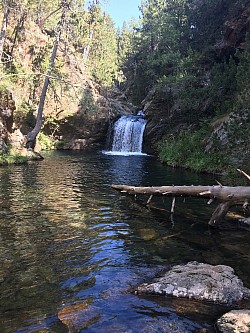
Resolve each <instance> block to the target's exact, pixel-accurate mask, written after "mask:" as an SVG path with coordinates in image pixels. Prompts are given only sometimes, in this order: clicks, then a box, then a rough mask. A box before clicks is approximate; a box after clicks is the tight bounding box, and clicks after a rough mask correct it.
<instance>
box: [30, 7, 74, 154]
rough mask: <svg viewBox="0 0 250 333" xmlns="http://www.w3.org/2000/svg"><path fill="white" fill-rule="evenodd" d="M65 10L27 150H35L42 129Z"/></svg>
mask: <svg viewBox="0 0 250 333" xmlns="http://www.w3.org/2000/svg"><path fill="white" fill-rule="evenodd" d="M67 8H68V7H67V6H66V4H65V3H64V6H63V9H62V16H61V20H60V22H59V25H58V32H57V37H56V40H55V44H54V47H53V51H52V54H51V57H50V63H49V69H48V72H47V74H46V76H45V79H44V83H43V89H42V92H41V96H40V101H39V105H38V110H37V119H36V125H35V127H34V128H33V130H32V131H31V132H29V133H28V134H27V137H26V147H27V148H31V149H34V148H35V145H36V137H37V135H38V133H39V132H40V130H41V128H42V122H43V109H44V103H45V98H46V94H47V90H48V86H49V80H50V75H51V72H52V69H53V67H54V63H55V59H56V54H57V49H58V45H59V42H60V37H61V33H62V29H63V25H64V19H65V15H66V10H67Z"/></svg>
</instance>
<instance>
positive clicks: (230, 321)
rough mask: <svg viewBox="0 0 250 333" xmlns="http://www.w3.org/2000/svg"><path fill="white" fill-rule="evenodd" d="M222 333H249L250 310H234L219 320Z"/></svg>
mask: <svg viewBox="0 0 250 333" xmlns="http://www.w3.org/2000/svg"><path fill="white" fill-rule="evenodd" d="M217 327H218V329H219V331H220V332H221V333H249V332H250V310H232V311H230V312H228V313H226V314H224V315H223V316H222V317H221V318H220V319H218V320H217Z"/></svg>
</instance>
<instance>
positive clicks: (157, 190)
mask: <svg viewBox="0 0 250 333" xmlns="http://www.w3.org/2000/svg"><path fill="white" fill-rule="evenodd" d="M112 188H113V189H115V190H118V191H120V192H121V193H125V194H132V195H138V194H144V195H149V199H148V201H147V204H149V203H150V201H151V200H152V198H153V196H170V197H173V202H172V207H171V213H172V214H173V212H174V206H175V198H176V197H178V196H181V197H190V196H191V197H198V198H207V199H209V201H208V204H211V203H212V202H213V201H218V202H219V204H218V206H217V208H216V209H215V211H214V213H213V215H212V217H211V219H210V221H209V225H210V226H216V225H217V224H218V223H219V222H220V221H221V220H222V219H223V218H224V217H225V215H226V214H227V212H228V210H229V209H230V208H231V207H232V206H235V205H242V206H243V208H244V209H247V208H248V205H249V202H250V186H237V187H230V186H222V185H221V184H220V185H216V186H193V185H192V186H160V187H134V186H127V185H112Z"/></svg>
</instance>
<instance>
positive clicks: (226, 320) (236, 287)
mask: <svg viewBox="0 0 250 333" xmlns="http://www.w3.org/2000/svg"><path fill="white" fill-rule="evenodd" d="M135 293H136V294H137V295H160V296H165V297H176V298H183V299H184V300H185V299H194V300H197V301H200V302H211V303H214V304H218V305H224V306H226V307H228V309H230V307H231V308H232V307H233V308H237V310H231V311H230V312H227V313H225V314H224V315H223V316H222V317H220V318H219V319H218V320H217V323H216V327H217V329H218V331H219V332H221V333H249V332H250V310H249V309H240V310H238V308H239V307H240V304H241V302H242V301H244V300H249V299H250V289H248V288H246V287H245V286H244V285H243V282H242V281H241V280H240V279H239V277H238V276H237V275H235V273H234V270H233V269H232V268H231V267H229V266H225V265H216V266H213V265H209V264H204V263H198V262H189V263H187V264H185V265H176V266H173V267H172V268H171V269H170V270H168V271H167V272H166V273H165V274H164V275H162V276H161V277H159V278H155V279H154V280H153V281H152V282H150V283H143V284H141V285H139V286H138V287H137V288H136V290H135ZM204 332H209V331H207V330H206V329H204Z"/></svg>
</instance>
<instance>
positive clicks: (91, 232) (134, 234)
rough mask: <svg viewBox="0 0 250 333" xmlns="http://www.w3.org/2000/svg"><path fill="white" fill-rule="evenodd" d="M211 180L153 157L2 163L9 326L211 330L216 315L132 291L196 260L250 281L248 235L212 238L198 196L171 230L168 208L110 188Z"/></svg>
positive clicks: (57, 157)
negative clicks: (151, 208) (191, 311)
mask: <svg viewBox="0 0 250 333" xmlns="http://www.w3.org/2000/svg"><path fill="white" fill-rule="evenodd" d="M209 182H210V183H211V179H209V177H203V176H197V175H193V174H188V173H187V172H183V171H179V170H174V169H168V168H165V167H164V166H162V165H161V164H159V163H157V161H155V160H154V159H153V158H151V157H148V156H141V157H137V156H134V157H129V158H126V157H122V156H106V155H102V154H85V155H81V154H76V153H75V154H67V153H57V154H53V155H52V156H48V157H47V158H46V159H45V160H44V161H43V162H41V163H31V164H29V165H26V166H16V167H6V168H2V169H0V207H1V210H0V239H1V242H0V256H1V266H0V294H1V303H0V313H1V315H0V319H1V320H0V332H1V333H13V332H25V333H28V332H50V333H51V332H56V333H64V332H69V331H70V332H107V331H110V332H118V331H120V332H147V333H148V332H176V330H177V329H179V330H180V331H181V332H182V333H184V332H193V331H194V330H195V329H197V328H198V327H204V326H206V325H207V323H209V322H211V321H212V319H211V318H210V317H208V316H207V314H204V315H203V316H201V317H197V316H196V315H195V314H190V315H187V314H186V313H185V312H180V311H179V312H178V310H177V307H176V306H175V305H174V304H165V305H164V304H158V303H156V301H155V300H153V299H151V300H149V299H144V298H139V297H137V296H135V295H133V293H132V292H131V290H132V289H133V287H135V286H136V285H137V284H139V283H141V282H143V281H144V280H145V279H148V278H152V277H153V276H154V275H155V274H156V273H157V272H159V271H160V270H162V269H163V268H164V267H165V266H168V265H171V264H177V263H183V262H187V261H190V260H197V261H205V262H208V263H220V264H222V263H226V264H229V265H231V266H232V267H234V268H235V269H236V271H237V273H238V274H240V276H241V277H242V278H243V279H244V282H245V283H246V284H249V253H250V251H249V250H250V248H249V245H248V241H247V236H246V235H245V234H243V233H241V232H239V231H237V233H234V234H229V235H228V234H218V233H217V234H216V235H211V234H210V233H209V232H208V229H207V224H206V222H207V215H209V214H210V213H211V209H212V208H210V207H208V206H207V205H206V202H199V211H198V212H197V202H195V201H192V200H190V201H188V202H186V203H183V202H179V203H178V205H177V211H176V221H175V226H174V228H172V227H171V225H170V223H169V221H168V220H167V217H166V214H161V213H160V214H159V213H154V212H153V211H149V210H146V209H145V208H143V207H141V206H139V205H138V204H137V203H136V202H134V201H130V200H128V199H127V198H126V197H121V196H120V195H119V194H117V193H115V192H114V191H113V190H112V189H111V187H110V185H111V184H112V183H123V184H131V185H138V186H139V185H162V184H166V185H168V184H172V183H176V184H180V183H182V184H183V183H185V184H190V183H194V184H197V183H204V184H205V183H209ZM228 239H230V242H228V241H227V240H228ZM238 244H240V246H239V245H238ZM239 247H240V248H239ZM178 308H180V307H178ZM213 318H214V317H213Z"/></svg>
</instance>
